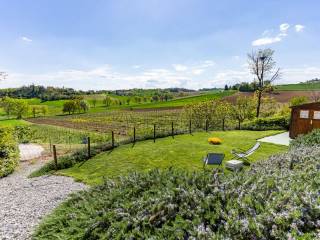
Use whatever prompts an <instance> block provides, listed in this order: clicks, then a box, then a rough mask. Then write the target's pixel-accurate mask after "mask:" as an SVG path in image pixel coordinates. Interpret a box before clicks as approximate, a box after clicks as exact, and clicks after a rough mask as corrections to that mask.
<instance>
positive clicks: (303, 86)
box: [275, 82, 320, 91]
mask: <svg viewBox="0 0 320 240" xmlns="http://www.w3.org/2000/svg"><path fill="white" fill-rule="evenodd" d="M275 87H276V89H277V90H279V91H306V90H320V82H318V83H297V84H283V85H277V86H275Z"/></svg>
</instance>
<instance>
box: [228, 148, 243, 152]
mask: <svg viewBox="0 0 320 240" xmlns="http://www.w3.org/2000/svg"><path fill="white" fill-rule="evenodd" d="M245 152H246V151H244V150H243V149H241V148H234V149H232V150H231V153H245Z"/></svg>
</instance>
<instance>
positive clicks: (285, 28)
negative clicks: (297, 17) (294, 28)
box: [279, 23, 290, 32]
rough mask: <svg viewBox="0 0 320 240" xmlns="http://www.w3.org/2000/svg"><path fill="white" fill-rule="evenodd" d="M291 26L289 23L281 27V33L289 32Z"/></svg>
mask: <svg viewBox="0 0 320 240" xmlns="http://www.w3.org/2000/svg"><path fill="white" fill-rule="evenodd" d="M289 27H290V25H289V24H288V23H282V24H280V26H279V29H280V32H287V30H288V29H289Z"/></svg>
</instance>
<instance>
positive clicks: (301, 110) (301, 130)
mask: <svg viewBox="0 0 320 240" xmlns="http://www.w3.org/2000/svg"><path fill="white" fill-rule="evenodd" d="M316 128H320V102H316V103H307V104H302V105H298V106H293V107H291V122H290V131H289V136H290V137H291V138H295V137H297V136H298V135H299V134H306V133H308V132H310V131H312V130H313V129H316Z"/></svg>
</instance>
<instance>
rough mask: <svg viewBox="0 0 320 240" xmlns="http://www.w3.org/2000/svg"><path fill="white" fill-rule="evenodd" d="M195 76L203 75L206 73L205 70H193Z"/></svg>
mask: <svg viewBox="0 0 320 240" xmlns="http://www.w3.org/2000/svg"><path fill="white" fill-rule="evenodd" d="M191 72H192V74H193V75H201V74H202V73H203V72H204V69H203V68H194V69H192V70H191Z"/></svg>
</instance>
